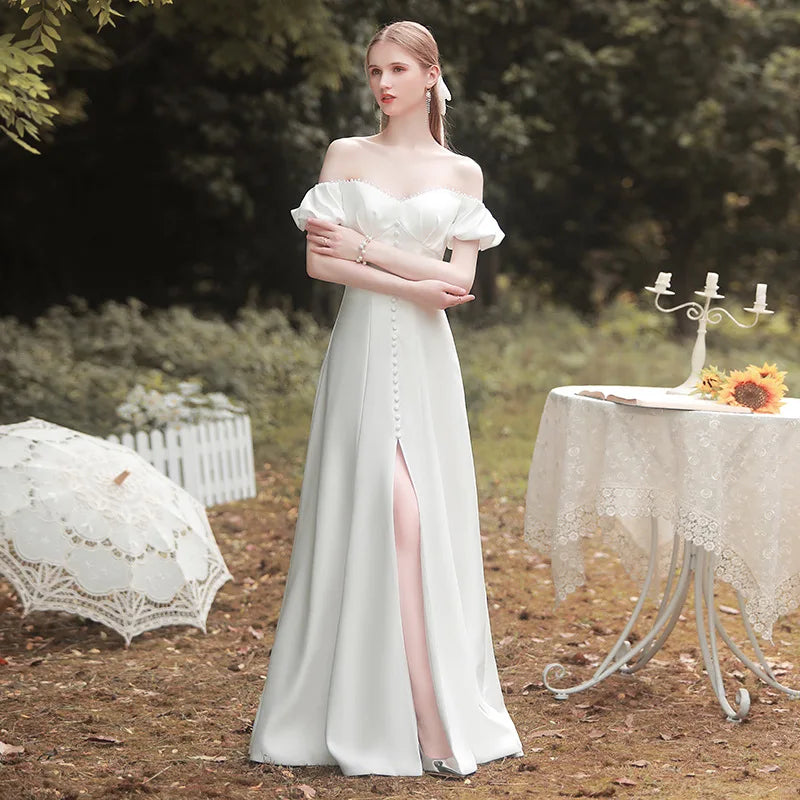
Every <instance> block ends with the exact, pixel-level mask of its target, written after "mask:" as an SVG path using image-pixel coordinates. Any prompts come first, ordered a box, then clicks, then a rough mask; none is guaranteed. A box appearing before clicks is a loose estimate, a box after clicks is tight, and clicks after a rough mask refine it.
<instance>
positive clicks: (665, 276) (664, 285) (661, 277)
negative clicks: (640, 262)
mask: <svg viewBox="0 0 800 800" xmlns="http://www.w3.org/2000/svg"><path fill="white" fill-rule="evenodd" d="M671 280H672V273H671V272H659V273H658V277H657V278H656V286H655V288H656V289H659V290H660V291H662V292H663V291H665V290H666V289H669V282H670V281H671Z"/></svg>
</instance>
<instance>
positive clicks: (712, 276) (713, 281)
mask: <svg viewBox="0 0 800 800" xmlns="http://www.w3.org/2000/svg"><path fill="white" fill-rule="evenodd" d="M718 279H719V275H718V274H717V273H716V272H709V273H708V274H707V275H706V288H705V293H706V294H716V293H717V280H718Z"/></svg>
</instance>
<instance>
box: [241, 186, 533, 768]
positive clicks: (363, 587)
mask: <svg viewBox="0 0 800 800" xmlns="http://www.w3.org/2000/svg"><path fill="white" fill-rule="evenodd" d="M292 216H293V218H294V221H295V223H296V224H297V226H298V228H300V230H304V229H305V223H306V220H307V219H308V218H309V217H312V216H313V217H317V218H320V219H325V220H329V221H332V222H337V223H341V224H342V225H345V226H347V227H349V228H353V229H355V230H358V231H360V232H361V233H363V234H364V235H365V236H366V235H370V236H372V237H373V238H374V239H376V240H379V241H383V242H387V243H389V244H392V245H394V246H396V247H401V248H403V249H405V250H408V251H410V252H414V253H419V254H424V255H428V256H432V257H435V258H442V256H443V255H444V252H445V249H446V248H447V247H451V246H452V242H453V239H463V240H476V239H477V240H479V241H480V248H481V249H486V248H488V247H493V246H495V245H497V244H499V243H500V242H501V241H502V239H503V236H504V234H503V232H502V231H501V230H500V227H499V226H498V224H497V222H496V221H495V219H494V217H493V216H492V215H491V214H490V212H489V211H488V210H487V209H486V207H485V206H484V204H483V203H482V202H481V201H480V200H479V199H477V198H475V197H472V196H470V195H466V194H463V193H460V192H456V191H454V190H452V189H450V188H446V187H435V188H431V189H428V190H425V191H423V192H420V193H418V194H415V195H412V196H407V197H395V196H393V195H391V194H389V193H387V192H385V191H384V190H382V189H380V188H379V187H377V186H374V185H372V184H370V183H367V182H365V181H361V180H341V181H327V182H323V183H319V184H317V185H315V186H313V187H312V188H311V189H310V190H309V191H308V192H307V193H306V195H305V197H304V198H303V201H302V203H301V204H300V206H299V207H298V208H296V209H294V210H293V211H292ZM368 253H369V251H367V254H368ZM398 443H399V446H400V448H401V450H402V453H403V456H404V457H405V460H406V464H407V467H408V470H409V474H410V476H411V481H412V483H413V486H414V490H415V492H416V495H417V502H418V505H419V516H420V538H421V544H420V547H421V561H422V577H423V597H424V608H425V624H426V632H427V639H428V653H429V658H430V664H431V672H432V676H433V683H434V688H435V691H436V697H437V704H438V707H439V714H440V716H441V719H442V722H443V724H444V727H445V731H446V732H447V736H448V739H449V742H450V746H451V748H452V751H453V755H454V756H455V758H456V761H457V763H458V767H459V769H460V770H461V771H462V772H465V773H466V772H470V771H472V770H473V769H475V766H476V764H479V763H482V762H486V761H490V760H493V759H497V758H501V757H503V756H509V755H515V754H519V753H520V752H521V750H522V747H521V744H520V740H519V737H518V735H517V732H516V730H515V728H514V724H513V723H512V721H511V719H510V717H509V715H508V712H507V711H506V708H505V705H504V702H503V695H502V692H501V689H500V683H499V679H498V675H497V667H496V664H495V659H494V652H493V648H492V639H491V631H490V628H489V615H488V609H487V603H486V590H485V585H484V577H483V562H482V558H481V543H480V529H479V521H478V501H477V493H476V486H475V473H474V467H473V461H472V449H471V444H470V437H469V428H468V424H467V412H466V407H465V403H464V389H463V384H462V380H461V371H460V367H459V362H458V356H457V354H456V349H455V345H454V342H453V337H452V333H451V331H450V326H449V324H448V320H447V315H446V314H445V312H444V311H428V310H425V309H423V308H421V307H419V306H417V305H415V304H414V303H411V302H409V301H406V300H403V299H402V298H399V297H393V296H389V295H384V294H379V293H377V292H372V291H368V290H364V289H357V288H352V287H349V286H348V287H346V288H345V291H344V296H343V299H342V303H341V307H340V309H339V313H338V316H337V318H336V322H335V324H334V327H333V331H332V333H331V338H330V342H329V344H328V349H327V353H326V355H325V359H324V361H323V364H322V368H321V372H320V377H319V383H318V386H317V395H316V399H315V402H314V410H313V415H312V421H311V431H310V435H309V443H308V451H307V458H306V466H305V473H304V476H303V484H302V492H301V499H300V506H299V510H298V518H297V527H296V531H295V538H294V546H293V550H292V557H291V562H290V566H289V572H288V575H287V580H286V589H285V593H284V598H283V606H282V608H281V613H280V617H279V619H278V626H277V630H276V634H275V643H274V646H273V648H272V653H271V656H270V662H269V668H268V671H267V680H266V685H265V687H264V692H263V695H262V697H261V703H260V705H259V709H258V713H257V715H256V719H255V722H254V723H253V734H252V739H251V743H250V758H251V759H252V760H254V761H266V762H272V763H278V764H285V765H301V764H332V765H338V766H339V767H340V768H341V770H342V772H343V773H344V774H346V775H361V774H370V773H373V774H383V775H420V774H422V764H421V761H420V756H419V745H418V740H417V723H416V717H415V713H414V704H413V701H412V696H411V684H410V680H409V675H408V666H407V662H406V657H405V650H404V644H403V632H402V626H401V619H400V602H399V589H398V578H397V562H396V554H395V544H394V524H393V515H392V501H393V481H394V469H395V451H396V448H397V446H398Z"/></svg>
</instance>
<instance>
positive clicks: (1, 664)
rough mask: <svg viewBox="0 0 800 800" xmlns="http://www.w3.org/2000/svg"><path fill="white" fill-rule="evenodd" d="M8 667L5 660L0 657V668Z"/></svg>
mask: <svg viewBox="0 0 800 800" xmlns="http://www.w3.org/2000/svg"><path fill="white" fill-rule="evenodd" d="M7 665H8V661H6V659H4V658H2V657H0V667H5V666H7Z"/></svg>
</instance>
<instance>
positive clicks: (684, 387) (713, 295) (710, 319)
mask: <svg viewBox="0 0 800 800" xmlns="http://www.w3.org/2000/svg"><path fill="white" fill-rule="evenodd" d="M718 279H719V275H718V274H717V273H716V272H709V273H708V274H707V275H706V285H705V288H704V289H703V291H702V292H695V294H696V295H699V296H700V297H702V298H704V300H703V302H699V303H698V302H696V301H694V300H690V301H689V302H688V303H682V304H681V305H679V306H674V307H673V308H663V307H662V306H661V304H660V303H659V300H660V299H661V296H662V295H674V294H675V292H671V291H670V290H669V284H670V281H671V280H672V273H671V272H659V273H658V278H656V283H655V286H645V287H644V288H645V289H646V290H647V291H648V292H652V293H653V294H654V295H655V296H656V308H657V309H658V310H659V311H664V312H665V313H667V314H671V313H672V312H673V311H680V310H681V309H682V308H685V309H686V316H687V317H688V318H689V319H691V320H697V323H698V324H697V338H696V339H695V342H694V348H693V349H692V371H691V373H690V374H689V377H688V378H687V379H686V380H685V381H684V382H683V383H682V384H681V385H680V386H676V387H675V388H674V389H668V390H667V391H668V392H669V393H670V394H689V393H690V392H691V391H692V390H693V389H694V388H695V385H696V384H697V381H699V380H700V372H701V371H702V369H703V367H704V366H705V363H706V328H707V326H708V325H709V324H711V325H716V324H717V323H719V322H722V319H723V317H727V318H728V319H730V320H732V321H733V322H734V323H735V324H736V325H738V326H739V327H740V328H752V327H753V326H754V325H755V324H756V323H757V322H758V317H759V315H761V314H774V313H775V312H774V311H768V310H767V284H766V283H758V284H756V299H755V302H754V303H753V305H752V306H751V307H750V308H745V309H744V310H745V311H749V312H750V313H751V314H755V315H756V316H755V319H754V320H753V321H752V322H751V323H750V324H749V325H745V324H744V323H743V322H739V321H738V320H737V319H736V318H735V317H734V316H733V315H732V314H731V313H730V312H728V311H726V310H725V309H724V308H722V307H721V306H715V307H713V308H712V307H711V301H712V300H721V299H722V298H723V297H725V295H724V294H719V293H718V292H717V289H718V286H717V281H718Z"/></svg>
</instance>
